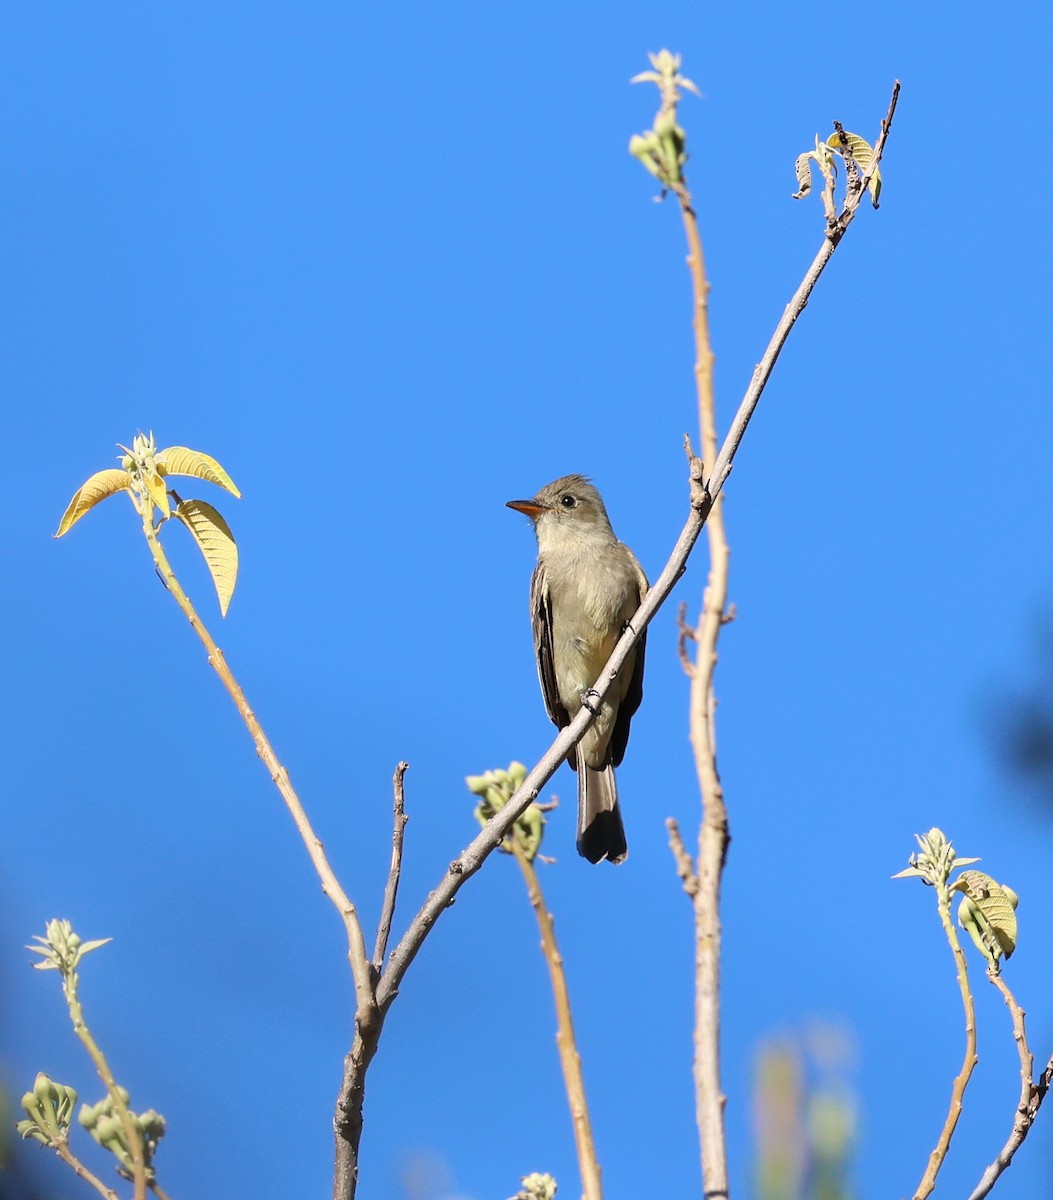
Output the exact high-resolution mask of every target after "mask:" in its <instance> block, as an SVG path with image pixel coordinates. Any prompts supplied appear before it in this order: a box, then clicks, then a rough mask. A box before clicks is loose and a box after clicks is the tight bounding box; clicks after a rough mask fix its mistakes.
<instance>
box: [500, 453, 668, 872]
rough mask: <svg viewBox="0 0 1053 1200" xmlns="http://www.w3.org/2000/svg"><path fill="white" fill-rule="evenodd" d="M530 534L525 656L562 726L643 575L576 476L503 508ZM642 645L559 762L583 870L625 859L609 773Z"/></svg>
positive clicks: (621, 743) (584, 696)
mask: <svg viewBox="0 0 1053 1200" xmlns="http://www.w3.org/2000/svg"><path fill="white" fill-rule="evenodd" d="M508 507H509V508H514V509H516V511H517V512H521V513H526V515H527V516H528V517H529V518H530V519H531V521H533V523H534V533H535V534H536V535H537V548H538V555H537V567H536V568H535V569H534V577H533V579H532V580H531V583H530V613H531V624H532V627H533V630H534V653H535V654H536V656H537V674H538V679H539V680H540V681H541V692H542V695H543V696H544V697H545V708H546V709H547V710H548V715H549V716H550V717H551V718H552V721H553V723H554V724H555V725H557V726H558V727H559V728H560V729H562V728H563V727H564V726H565V725H569V724H570V722H571V720H572V719H573V718H574V716H575V715H576V713H577V712H578V710H579V709H580V708H581V706H582V703H583V702H585V703H589V704H590V705H591V703H592V702H591V701H590V700H589V697H588V693H589V690H590V689H591V688H592V687H593V686H594V685H595V683H596V680H597V678H598V677H599V674H600V671H602V670H603V667H604V664H605V663H606V662H607V659H608V658H610V656H611V653H612V652H613V650H614V647H615V644H616V643H617V641H618V639H619V638H620V637H621V635H622V632H623V630H624V629H625V626H626V624H627V623H628V622H629V620H630V619H631V618H632V617H633V615H634V614H635V612H636V610H637V609H638V608H639V607H640V601H641V600H642V599H643V598H644V596H645V595H646V594H647V587H648V584H647V576H646V575H644V573H643V570H642V568H641V567H640V564H639V563H638V562H637V561H636V557H635V556H634V554H633V552H632V551H631V550H630V549H629V547H628V546H623V545H622V543H621V542H619V541H618V539H617V538H616V537H615V536H614V530H613V529H611V523H610V520H609V519H608V517H607V510H606V509H605V508H604V506H603V498H602V497H601V496H600V493H599V492H598V491H597V490H596V489H595V488H594V487H593V486H592V484H591V483H590V482H589V481H588V480H587V479H586V478H585V476H584V475H564V477H563V478H562V479H557V480H556V481H555V482H554V483H550V484H548V485H547V486H545V487H543V488H542V489H541V491H540V492H538V494H537V495H536V496H535V497H534V498H533V500H509V501H508ZM643 670H644V637H643V635H641V637H640V640H639V641H638V642H637V643H636V646H635V647H634V648H633V652H632V654H630V655H629V658H628V659H627V660H626V663H625V665H624V666H623V667H622V669H621V671H620V672H619V675H618V678H617V679H615V680H614V682H613V683H612V684H611V687H610V690H609V691H608V692H607V695H606V696H605V697H604V698H603V703H602V705H600V707H599V711H598V712H597V715H596V719H595V720H594V721H593V723H592V724H591V725H590V726H589V728H588V729H587V730H586V732H585V736H584V737H583V738H582V739H581V741H580V742H579V743H578V745H577V746H576V747H575V749H574V750H572V751H571V752H570V754H568V755H567V762H569V763H570V765H571V766H572V767H573V768H574V770H575V771H577V773H578V853H579V854H580V855H581V856H582V857H583V858H587V859H588V860H589V862H593V863H597V862H599V861H600V860H601V859H604V858H606V859H607V861H608V862H612V863H620V862H623V861H624V860H625V857H626V855H627V854H628V848H627V846H626V844H625V829H624V827H623V825H622V815H621V812H620V811H619V807H618V789H617V786H616V785H615V782H614V768H615V767H616V766H617V765H618V764H619V763H620V762H621V761H622V757H623V755H624V754H625V744H626V742H627V741H628V740H629V722H630V721H631V720H632V716H633V713H634V712H636V710H637V709H638V708H639V707H640V701H641V699H642V698H643Z"/></svg>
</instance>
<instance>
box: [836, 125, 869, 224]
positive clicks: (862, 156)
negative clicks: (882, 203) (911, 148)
mask: <svg viewBox="0 0 1053 1200" xmlns="http://www.w3.org/2000/svg"><path fill="white" fill-rule="evenodd" d="M845 142H846V143H847V145H848V148H849V150H851V152H852V157H853V158H854V159H855V160H856V162H857V163H859V170H860V172H861V174H863V175H865V174H866V173H867V172H868V171H869V170H870V164H871V163H872V162H873V161H874V150H873V147H872V146H871V145H870V143H869V142H868V141H867V140H866V138H861V137H860V136H859V134H858V133H848V132H847V131H846V133H845ZM826 144H827V145H828V146H829V147H830V148H831V149H833V150H842V149H843V147H842V145H841V135H840V134H839V133H832V134H830V136H829V137H828V138H827V139H826ZM867 191H868V192H870V201H871V203H872V204H873V205H874V207H875V208H877V206H878V198H879V197H880V195H881V172H880V171H877V170H875V172H874V174H873V175H871V177H870V182H869V183H868V184H867Z"/></svg>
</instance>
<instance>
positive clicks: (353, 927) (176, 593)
mask: <svg viewBox="0 0 1053 1200" xmlns="http://www.w3.org/2000/svg"><path fill="white" fill-rule="evenodd" d="M143 531H144V533H145V534H146V540H147V542H148V544H149V546H150V552H151V553H152V554H153V557H154V562H155V564H156V566H157V570H158V572H159V574H160V575H161V579H162V581H163V582H164V585H165V587H166V588H167V589H168V591H169V592H170V593H171V594H172V596H173V598H174V599H175V601H176V603H177V604H178V605H179V607H180V609H181V610H182V611H183V614H184V616H186V618H187V620H188V621H189V622H190V625H191V628H192V629H193V630H194V632H195V633H196V634H197V636H198V638H199V639H200V641H201V643H202V645H203V646H204V647H205V650H206V651H207V652H208V661H209V664H210V665H211V666H212V669H213V670H214V671H215V672H216V674H217V675H218V676H219V677H220V679H221V680H222V681H223V685H224V687H225V688H226V689H227V691H228V692H229V693H230V697H231V699H232V700H233V701H234V703H235V705H236V706H237V709H238V713H239V714H240V715H241V719H242V720H243V721H244V722H245V726H246V728H247V729H248V731H249V733H250V734H251V736H252V740H253V742H254V743H255V745H256V753H257V754H258V755H259V756H260V758H261V759H262V760H263V763H264V765H265V766H266V768H267V770H268V772H269V773H270V776H271V779H272V780H273V781H274V785H275V787H277V789H278V791H279V793H280V794H281V797H282V799H283V800H284V801H285V806H286V808H287V809H288V810H289V813H290V815H291V816H292V819H293V822H294V823H295V825H296V828H297V831H298V832H299V834H300V837H301V839H302V840H303V844H304V846H305V847H306V849H307V853H308V855H309V856H310V859H311V863H312V864H313V866H314V869H315V871H316V873H317V875H318V878H319V880H320V881H321V884H322V891H323V892H324V893H325V895H326V896H328V897H329V899H330V901H331V902H332V904H333V905H334V907H335V908H336V910H337V912H338V913H339V914H340V918H341V920H342V921H343V923H344V932H345V934H346V935H347V958H348V962H349V964H350V966H351V975H352V978H353V979H354V984H355V1031H354V1035H353V1038H352V1044H351V1049H350V1050H349V1051H348V1053H347V1055H346V1057H345V1059H344V1077H343V1080H342V1081H341V1085H340V1092H339V1094H338V1096H337V1101H336V1109H335V1112H334V1115H333V1138H334V1167H333V1196H334V1197H336V1198H337V1200H350V1198H351V1197H353V1196H354V1194H355V1189H356V1188H357V1186H358V1147H359V1141H360V1139H361V1136H362V1105H363V1103H364V1101H365V1082H366V1071H367V1069H368V1067H369V1064H370V1063H371V1062H372V1061H373V1056H374V1055H375V1054H376V1051H377V1043H378V1041H379V1038H380V1031H381V1026H382V1024H383V1016H382V1013H381V1011H380V1009H379V1007H378V1006H377V1001H376V993H375V991H374V987H375V977H374V971H373V964H372V962H371V961H370V958H369V953H368V951H367V950H366V940H365V935H364V934H363V932H362V923H361V921H360V920H359V919H358V912H357V910H356V909H355V906H354V905H353V904H352V903H351V900H350V898H349V897H348V895H347V893H346V892H345V891H344V889H343V887H342V886H341V885H340V881H339V880H338V879H337V877H336V872H335V871H334V870H333V868H332V867H331V866H330V863H329V859H328V858H327V857H326V853H325V848H324V847H323V845H322V842H321V839H320V838H319V837H318V835H317V834H316V833H315V832H314V829H313V828H312V826H311V822H310V820H309V819H308V817H307V813H306V811H305V810H304V807H303V804H302V803H301V801H300V797H299V796H298V795H297V793H296V790H295V789H294V788H293V785H292V781H291V780H290V778H289V772H288V771H287V770H286V769H285V767H283V766H282V764H281V762H280V761H279V759H278V756H277V754H275V752H274V748H273V747H272V746H271V744H270V741H269V739H268V738H267V735H266V734H265V733H264V732H263V727H262V726H261V725H260V723H259V721H258V720H257V719H256V714H255V713H254V712H253V711H252V709H251V708H250V707H249V703H248V701H247V700H246V698H245V693H244V692H243V691H242V689H241V685H240V684H239V683H238V681H237V680H236V679H235V678H234V675H233V673H232V671H231V670H230V668H229V667H228V666H227V661H226V659H225V658H224V657H223V652H222V651H221V650H220V648H219V647H218V646H217V645H216V643H215V641H214V640H213V638H212V635H211V634H210V633H209V632H208V629H207V628H206V627H205V625H204V623H203V622H202V620H201V618H200V617H199V616H198V615H197V612H196V610H195V609H194V606H193V605H192V604H191V602H190V598H189V597H188V596H187V594H186V592H184V591H183V588H182V586H181V585H180V583H179V580H178V579H177V578H176V576H175V572H174V571H173V570H172V568H171V566H170V565H169V562H168V559H167V557H166V555H165V552H164V550H163V549H162V547H161V543H160V541H159V540H158V537H157V531H156V530H155V529H154V527H153V519H152V516H150V515H149V512H148V511H147V512H146V513H144V516H143ZM137 1200H138V1198H137Z"/></svg>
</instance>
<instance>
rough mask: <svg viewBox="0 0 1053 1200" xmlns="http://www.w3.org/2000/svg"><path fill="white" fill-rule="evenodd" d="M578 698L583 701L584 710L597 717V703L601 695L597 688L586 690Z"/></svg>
mask: <svg viewBox="0 0 1053 1200" xmlns="http://www.w3.org/2000/svg"><path fill="white" fill-rule="evenodd" d="M578 698H579V699H580V700H581V706H582V708H587V709H588V710H589V712H590V713H592V715H593V716H595V715H596V712H597V709H596V701H597V700H599V698H600V693H599V692H598V691H596V689H595V688H586V689H585V691H583V692H579V693H578Z"/></svg>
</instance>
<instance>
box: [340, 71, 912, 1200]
mask: <svg viewBox="0 0 1053 1200" xmlns="http://www.w3.org/2000/svg"><path fill="white" fill-rule="evenodd" d="M898 95H899V83H898V82H897V83H896V85H895V88H894V90H893V94H892V102H891V104H890V106H889V110H888V114H887V116H886V118H885V120H884V121H883V122H882V132H881V136H880V137H879V138H878V141H877V143H876V144H875V148H874V157H873V160H872V165H871V170H873V169H876V168H877V166H878V164H879V163H880V161H881V153H882V151H883V149H884V144H885V139H886V137H887V136H888V131H889V129H890V128H891V124H892V115H893V113H894V111H895V107H896V100H897V97H898ZM864 191H865V181H864ZM859 198H860V197H859V195H856V196H855V197H849V198H848V200H846V203H845V207H844V209H843V210H842V213H841V215H840V217H839V218H838V221H837V223H836V225H835V226H834V227H833V228H831V229H828V230H827V232H826V236H825V238H824V240H823V245H822V246H821V247H820V249H819V252H818V254H817V255H816V256H815V259H814V261H813V262H812V264H811V266H810V267H809V268H808V270H807V271H806V273H805V276H804V278H803V280H802V281H801V284H800V286H799V287H798V288H797V291H796V292H795V293H794V295H793V297H792V298H791V300H790V302H789V304H788V305H787V306H786V309H785V311H784V312H783V315H782V317H781V318H780V320H779V323H778V324H777V325H776V328H775V332H774V333H773V334H772V337H771V340H770V341H769V343H768V346H767V349H766V350H765V352H764V356H763V357H762V359H761V361H760V362H759V363H758V364H757V367H756V369H755V370H754V372H753V378H752V379H751V381H750V385H749V387H748V388H747V390H746V394H745V395H744V396H743V398H742V401H741V403H740V404H739V407H738V410H737V412H736V413H735V418H734V420H733V421H732V423H731V427H730V429H729V431H728V434H727V436H726V437H725V439H724V442H723V444H722V445H721V448H720V452H719V453H718V454H717V456H716V460H715V462H714V465H713V470H712V472H711V474H710V475H709V478H708V479H705V480H704V475H705V470H704V467H703V463H702V460H701V459H699V458H697V457H696V456H695V455H694V454H693V453H691V451H690V448H688V478H689V491H690V509H689V512H688V516H687V519H686V521H685V522H684V527H683V529H682V530H681V531H680V536H679V537H678V538H677V540H676V544H675V545H674V546H673V549H672V551H671V553H670V555H669V558H668V560H667V562H666V564H665V566H664V567H663V569H662V572H661V574H660V575H659V576H658V578H657V579H656V580H655V582H654V584H653V586H652V587H651V590H650V591H649V592H648V593H647V595H646V596H645V597H644V600H643V603H642V604H641V605H640V608H639V610H638V611H637V613H636V615H635V616H634V617H633V619H632V621H631V622H630V623H629V625H628V626H627V627H626V629H625V632H624V633H623V634H622V636H621V638H620V639H619V641H618V644H617V645H616V646H615V648H614V652H613V653H612V654H611V657H610V659H609V660H608V662H607V665H606V666H605V667H604V669H603V671H602V672H601V673H600V677H599V678H598V679H597V681H596V684H595V692H596V693H597V695H596V700H597V703H596V704H595V705H594V706H593V707H592V708H586V707H585V706H584V705H583V706H582V707H581V709H580V710H579V712H578V713H577V715H576V716H575V718H574V719H573V720H572V721H571V723H570V724H569V725H567V726H566V727H565V728H564V729H562V730H561V731H560V732H559V734H558V735H557V736H556V738H555V740H554V741H553V742H552V744H551V746H550V747H549V748H548V750H547V751H546V752H545V754H544V755H543V756H542V757H541V758H540V759H539V760H538V762H537V763H536V764H535V766H534V767H533V769H532V770H531V771H530V772H529V773H528V774H527V777H526V779H525V780H524V781H523V783H522V785H521V786H520V787H519V788H518V789H517V790H516V792H515V794H514V795H513V796H512V798H511V799H510V800H509V801H508V803H507V804H506V805H505V806H504V807H503V808H502V809H501V810H500V811H499V812H498V813H497V814H496V815H495V816H494V817H493V819H492V820H491V821H489V822H488V824H487V825H486V827H485V828H484V829H483V830H482V831H481V832H480V833H479V834H478V835H477V836H476V837H475V838H473V839H472V841H471V842H470V843H469V844H468V846H466V847H465V849H464V850H463V851H462V852H461V853H460V854H459V855H458V857H457V858H455V859H454V860H453V862H451V863H450V865H449V867H448V868H447V870H446V873H445V875H444V876H443V877H442V879H441V880H440V881H439V883H438V884H437V885H436V887H435V888H434V889H433V890H432V892H431V893H430V894H429V895H428V897H427V899H426V900H425V901H424V903H423V904H422V905H421V908H420V910H419V911H418V912H417V914H416V915H415V916H414V918H413V920H412V921H411V922H410V924H409V927H408V928H407V929H406V932H405V933H404V934H403V935H402V938H401V939H400V940H399V942H398V944H397V945H396V947H395V949H394V950H393V951H392V952H391V955H390V957H389V958H388V961H387V963H386V965H385V966H384V967H383V969H382V971H381V974H380V979H379V981H378V982H377V985H376V993H375V996H376V1007H375V1008H374V1009H373V1010H372V1014H373V1020H372V1022H371V1023H370V1024H369V1025H368V1026H366V1027H363V1024H362V1021H361V1019H360V1020H359V1022H358V1023H357V1025H356V1032H355V1039H354V1043H353V1045H352V1048H351V1050H350V1051H349V1053H348V1055H347V1058H346V1059H345V1064H344V1079H343V1083H342V1085H341V1089H340V1094H339V1096H338V1099H337V1112H336V1117H335V1119H334V1126H335V1130H336V1169H335V1174H334V1183H333V1196H334V1200H349V1198H350V1197H353V1196H354V1194H355V1188H356V1186H357V1180H358V1139H359V1137H360V1134H361V1124H362V1108H361V1105H362V1098H363V1095H364V1089H365V1074H366V1071H367V1070H368V1067H369V1064H370V1062H371V1061H372V1059H373V1055H374V1054H375V1052H376V1045H377V1039H378V1038H379V1034H380V1027H381V1025H382V1023H383V1020H384V1017H385V1015H386V1013H387V1010H388V1008H389V1007H390V1005H391V1003H392V1002H393V1001H394V999H395V997H396V996H397V995H398V991H399V987H400V986H401V984H402V980H403V978H404V977H405V974H406V971H407V970H408V969H409V966H410V964H411V963H412V962H413V960H414V958H416V956H417V954H418V953H419V952H420V949H421V947H422V946H423V944H424V942H425V940H426V938H427V936H428V934H429V933H430V932H431V930H432V929H433V928H434V926H435V923H436V922H437V921H438V919H439V917H440V916H441V915H442V913H443V912H444V911H445V910H446V909H447V908H448V907H449V906H450V905H451V904H452V903H453V901H454V899H455V898H456V896H457V893H458V892H459V891H460V889H461V887H462V886H463V885H464V884H465V883H466V882H467V880H468V879H470V878H471V877H472V876H473V875H474V874H475V873H476V871H478V870H479V869H480V867H481V866H482V865H483V863H484V862H485V861H486V859H487V858H488V857H489V856H490V855H491V854H492V853H493V851H494V850H495V849H496V848H497V847H498V846H499V845H500V843H501V841H502V839H503V838H504V837H505V836H506V835H507V834H508V832H509V830H510V829H511V828H512V825H513V824H514V822H515V821H516V820H517V819H518V818H519V817H520V816H522V814H523V813H524V812H525V811H526V808H527V806H528V805H529V804H530V803H531V802H532V801H535V800H536V799H537V797H538V795H539V794H540V791H541V789H542V788H543V787H544V785H545V784H546V783H547V782H548V780H549V779H551V778H552V776H553V775H554V774H555V773H556V771H557V770H558V768H559V766H560V764H561V763H562V762H563V760H564V758H565V757H566V755H567V752H568V751H569V750H570V749H571V748H572V747H573V746H575V745H576V744H577V743H578V742H579V741H580V740H581V738H582V737H583V736H584V734H585V732H586V730H587V729H588V727H589V726H590V725H591V724H592V721H593V719H594V711H595V712H598V711H599V709H600V707H601V705H600V703H599V701H602V699H603V697H604V696H605V695H606V693H607V690H608V688H609V687H610V686H611V683H612V682H613V680H614V679H615V678H617V676H618V673H619V672H620V671H621V670H622V668H623V667H624V665H625V662H626V659H627V658H628V657H629V655H630V654H631V653H632V650H633V647H634V646H635V645H636V642H637V641H638V640H639V637H640V635H641V634H642V633H643V631H644V630H645V629H646V628H647V626H648V624H649V623H650V621H651V619H652V618H653V617H654V615H655V613H656V612H657V611H658V610H659V608H661V606H662V605H663V604H664V603H665V601H666V600H667V599H668V597H669V595H670V593H671V592H672V590H673V588H674V587H675V585H676V583H677V582H678V580H679V579H680V577H681V575H683V573H684V571H685V570H686V567H687V560H688V558H689V557H690V555H691V552H692V550H693V549H694V546H695V543H696V542H697V540H698V537H699V535H700V534H701V532H702V527H703V525H705V523H706V521H707V519H708V518H709V515H710V513H711V512H712V509H713V505H714V502H715V501H716V499H717V498H718V497H719V495H720V493H721V490H722V489H723V487H724V483H725V482H726V480H727V478H728V476H729V475H730V473H731V468H732V464H733V462H734V459H735V455H736V454H737V453H738V449H739V445H740V444H741V442H742V438H743V436H744V435H745V432H746V427H747V426H748V425H749V422H750V419H751V418H752V416H753V414H754V412H755V411H756V408H757V405H758V403H759V402H760V397H761V394H762V393H763V391H764V388H765V386H766V385H767V383H768V380H769V379H770V377H771V374H772V371H773V370H774V368H775V363H776V361H777V359H778V357H779V353H780V351H781V350H782V347H783V345H784V344H785V342H786V339H787V338H788V337H789V335H790V331H791V329H792V328H793V326H794V323H795V322H796V320H797V318H798V317H799V316H800V315H801V313H802V312H803V311H804V308H805V306H806V305H807V303H808V298H809V296H810V295H811V293H812V289H813V288H814V287H815V285H816V283H817V282H818V280H819V276H820V275H821V274H822V273H823V270H824V269H825V267H826V264H827V263H828V262H829V261H830V258H831V256H832V255H833V252H834V250H835V249H836V248H837V245H838V243H839V242H840V240H841V238H842V237H843V236H844V233H845V231H846V230H847V228H848V225H849V224H850V223H851V221H852V219H853V217H854V216H855V212H856V209H857V208H858V205H859ZM356 980H357V976H356Z"/></svg>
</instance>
